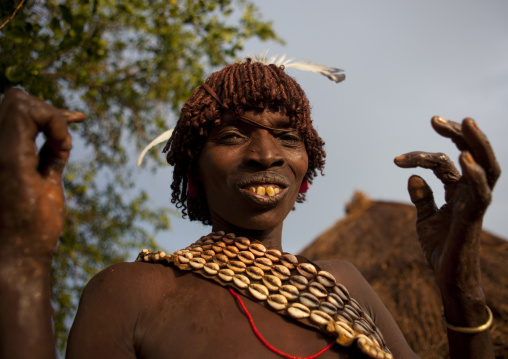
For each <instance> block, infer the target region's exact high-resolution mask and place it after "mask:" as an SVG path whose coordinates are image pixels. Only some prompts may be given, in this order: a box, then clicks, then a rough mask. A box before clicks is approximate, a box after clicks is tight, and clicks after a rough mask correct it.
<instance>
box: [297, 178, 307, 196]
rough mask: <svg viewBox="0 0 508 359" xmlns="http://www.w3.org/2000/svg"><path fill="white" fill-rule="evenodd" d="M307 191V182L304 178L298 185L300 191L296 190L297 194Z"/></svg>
mask: <svg viewBox="0 0 508 359" xmlns="http://www.w3.org/2000/svg"><path fill="white" fill-rule="evenodd" d="M308 190H309V181H307V178H305V179H304V180H303V181H302V184H301V185H300V189H299V190H298V193H305V192H307V191H308Z"/></svg>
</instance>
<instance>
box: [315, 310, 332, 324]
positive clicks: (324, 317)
mask: <svg viewBox="0 0 508 359" xmlns="http://www.w3.org/2000/svg"><path fill="white" fill-rule="evenodd" d="M310 320H312V321H313V322H314V323H316V324H318V325H327V324H328V322H331V321H333V318H332V317H330V316H329V315H328V314H327V313H325V312H323V311H321V310H313V311H312V312H311V313H310Z"/></svg>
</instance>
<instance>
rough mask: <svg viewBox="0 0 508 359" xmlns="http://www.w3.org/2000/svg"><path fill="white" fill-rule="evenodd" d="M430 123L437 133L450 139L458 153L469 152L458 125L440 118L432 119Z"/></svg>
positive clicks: (460, 127)
mask: <svg viewBox="0 0 508 359" xmlns="http://www.w3.org/2000/svg"><path fill="white" fill-rule="evenodd" d="M430 122H431V124H432V127H433V128H434V130H435V131H436V132H437V133H439V134H440V135H441V136H443V137H446V138H449V139H451V140H452V141H453V143H455V145H456V146H457V148H458V149H459V150H460V151H466V150H469V146H468V144H467V142H466V141H465V140H464V136H463V134H462V126H461V124H460V123H457V122H453V121H448V120H446V119H444V118H442V117H441V116H434V117H432V120H431V121H430Z"/></svg>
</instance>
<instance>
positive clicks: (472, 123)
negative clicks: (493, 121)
mask: <svg viewBox="0 0 508 359" xmlns="http://www.w3.org/2000/svg"><path fill="white" fill-rule="evenodd" d="M471 125H473V127H474V128H475V129H477V130H479V129H480V128H479V127H478V125H477V124H476V121H475V120H473V119H471Z"/></svg>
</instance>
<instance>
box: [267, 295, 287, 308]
mask: <svg viewBox="0 0 508 359" xmlns="http://www.w3.org/2000/svg"><path fill="white" fill-rule="evenodd" d="M266 302H267V303H268V305H269V306H270V307H272V308H273V309H275V310H283V309H285V308H286V307H287V305H288V300H287V299H286V297H284V296H283V295H282V294H271V295H270V296H268V299H267V300H266Z"/></svg>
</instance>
